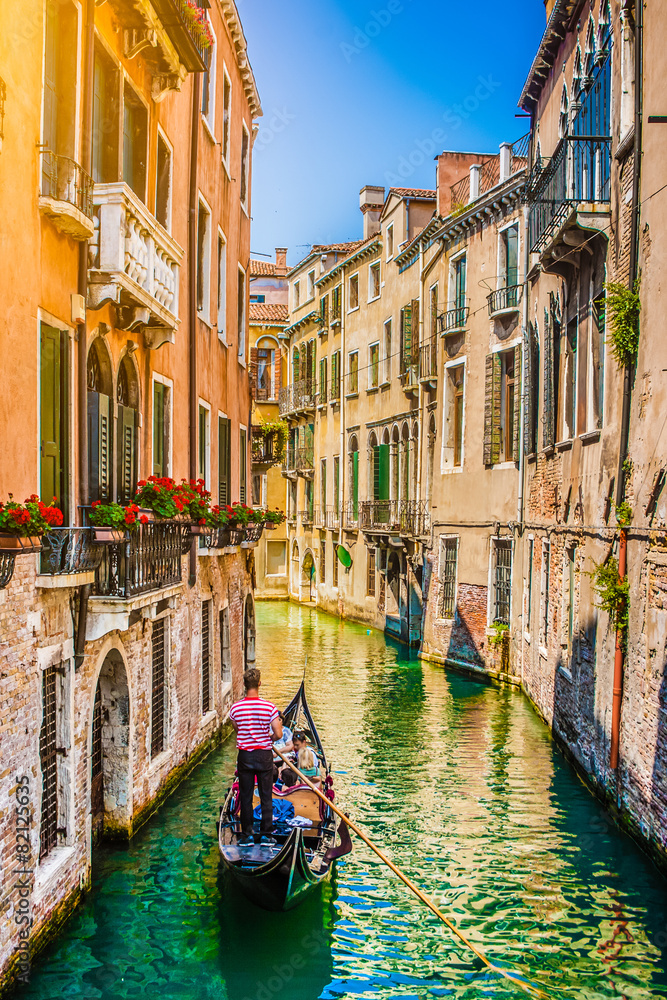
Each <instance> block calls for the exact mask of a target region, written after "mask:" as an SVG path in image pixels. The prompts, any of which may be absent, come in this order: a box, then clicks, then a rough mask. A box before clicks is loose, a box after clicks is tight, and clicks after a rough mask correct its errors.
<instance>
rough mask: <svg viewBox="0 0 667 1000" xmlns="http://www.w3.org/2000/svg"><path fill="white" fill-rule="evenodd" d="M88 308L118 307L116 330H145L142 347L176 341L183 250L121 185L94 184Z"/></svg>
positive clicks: (127, 189) (123, 185)
mask: <svg viewBox="0 0 667 1000" xmlns="http://www.w3.org/2000/svg"><path fill="white" fill-rule="evenodd" d="M93 203H94V213H95V236H94V238H93V239H92V240H91V243H90V250H89V262H90V267H89V270H88V281H89V286H88V307H89V308H90V309H99V308H100V306H102V305H103V304H104V303H105V302H112V303H114V304H115V306H116V308H117V322H118V327H119V329H122V330H127V331H134V330H135V329H137V328H139V329H143V332H144V340H145V343H146V347H148V348H152V349H154V350H156V349H157V348H158V347H161V346H162V344H165V343H172V344H173V343H174V341H175V334H176V330H177V328H178V326H179V323H180V320H179V318H178V283H179V270H180V265H181V261H182V260H183V250H182V248H181V247H180V246H179V245H178V243H176V241H175V240H173V239H172V238H171V236H170V235H169V233H167V231H166V230H165V229H163V228H162V226H161V225H160V224H159V223H158V221H157V219H155V218H154V217H153V216H152V215H151V214H150V213H149V212H148V210H147V208H146V206H145V205H144V204H143V203H142V202H141V201H140V200H139V199H138V198H137V196H136V195H135V194H134V192H133V191H132V190H131V189H130V188H129V187H128V185H127V184H124V183H123V182H117V183H113V184H96V185H95V187H94V192H93Z"/></svg>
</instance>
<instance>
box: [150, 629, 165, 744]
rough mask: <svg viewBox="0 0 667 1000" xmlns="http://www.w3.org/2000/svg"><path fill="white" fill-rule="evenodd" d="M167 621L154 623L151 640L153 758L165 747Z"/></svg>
mask: <svg viewBox="0 0 667 1000" xmlns="http://www.w3.org/2000/svg"><path fill="white" fill-rule="evenodd" d="M166 650H167V645H166V642H165V619H164V618H160V619H159V621H156V622H153V636H152V639H151V671H152V680H151V757H157V755H158V754H160V753H162V751H163V750H164V747H165V718H166V713H165V675H166V661H167V656H166Z"/></svg>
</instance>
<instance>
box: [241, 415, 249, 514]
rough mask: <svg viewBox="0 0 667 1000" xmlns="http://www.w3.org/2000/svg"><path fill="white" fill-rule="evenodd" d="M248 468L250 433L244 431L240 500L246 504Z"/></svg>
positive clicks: (242, 436)
mask: <svg viewBox="0 0 667 1000" xmlns="http://www.w3.org/2000/svg"><path fill="white" fill-rule="evenodd" d="M247 466H248V432H247V431H246V430H244V429H242V430H240V431H239V500H240V501H241V503H245V502H246V495H247Z"/></svg>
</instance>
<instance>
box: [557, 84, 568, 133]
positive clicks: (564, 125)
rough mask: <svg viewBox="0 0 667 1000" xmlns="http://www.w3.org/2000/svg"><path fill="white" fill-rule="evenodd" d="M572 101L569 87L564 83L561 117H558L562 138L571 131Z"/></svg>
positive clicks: (559, 131) (561, 97)
mask: <svg viewBox="0 0 667 1000" xmlns="http://www.w3.org/2000/svg"><path fill="white" fill-rule="evenodd" d="M569 115H570V102H569V100H568V96H567V87H566V85H565V84H563V92H562V94H561V96H560V117H559V119H558V135H559V137H560V138H561V139H562V138H563V136H564V135H567V133H568V131H569V125H570V120H569Z"/></svg>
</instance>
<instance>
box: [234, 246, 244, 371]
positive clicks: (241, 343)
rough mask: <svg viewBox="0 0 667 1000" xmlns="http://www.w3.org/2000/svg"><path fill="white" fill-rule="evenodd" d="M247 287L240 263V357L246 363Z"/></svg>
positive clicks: (238, 295) (238, 299) (238, 316)
mask: <svg viewBox="0 0 667 1000" xmlns="http://www.w3.org/2000/svg"><path fill="white" fill-rule="evenodd" d="M245 300H246V288H245V271H244V270H243V268H242V267H241V265H240V264H239V273H238V282H237V300H236V309H237V323H238V335H239V344H238V357H239V361H240V362H241V363H242V364H245V343H246V302H245Z"/></svg>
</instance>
